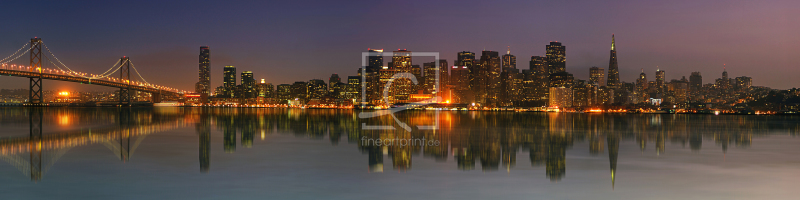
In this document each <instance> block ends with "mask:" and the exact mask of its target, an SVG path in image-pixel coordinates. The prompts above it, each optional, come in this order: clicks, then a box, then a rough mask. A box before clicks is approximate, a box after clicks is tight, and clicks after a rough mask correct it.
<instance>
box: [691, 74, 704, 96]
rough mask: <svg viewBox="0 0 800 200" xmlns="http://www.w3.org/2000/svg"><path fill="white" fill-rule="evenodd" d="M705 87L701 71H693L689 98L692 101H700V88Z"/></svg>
mask: <svg viewBox="0 0 800 200" xmlns="http://www.w3.org/2000/svg"><path fill="white" fill-rule="evenodd" d="M702 88H703V76H701V75H700V72H692V75H690V76H689V99H690V100H691V101H698V100H700V99H701V96H702V95H701V92H700V90H701V89H702Z"/></svg>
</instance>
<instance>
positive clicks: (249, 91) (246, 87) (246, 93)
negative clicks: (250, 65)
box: [240, 71, 257, 98]
mask: <svg viewBox="0 0 800 200" xmlns="http://www.w3.org/2000/svg"><path fill="white" fill-rule="evenodd" d="M241 92H242V94H241V95H242V96H240V98H255V97H256V95H257V93H256V79H254V78H253V72H252V71H243V72H242V86H241Z"/></svg>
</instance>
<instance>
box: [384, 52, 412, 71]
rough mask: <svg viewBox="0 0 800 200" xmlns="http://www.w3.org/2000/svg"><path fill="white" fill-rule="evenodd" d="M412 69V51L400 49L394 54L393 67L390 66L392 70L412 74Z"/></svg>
mask: <svg viewBox="0 0 800 200" xmlns="http://www.w3.org/2000/svg"><path fill="white" fill-rule="evenodd" d="M411 67H412V66H411V51H408V50H407V49H398V50H397V51H394V52H393V53H392V65H391V66H389V68H390V69H396V70H400V71H404V72H410V71H411Z"/></svg>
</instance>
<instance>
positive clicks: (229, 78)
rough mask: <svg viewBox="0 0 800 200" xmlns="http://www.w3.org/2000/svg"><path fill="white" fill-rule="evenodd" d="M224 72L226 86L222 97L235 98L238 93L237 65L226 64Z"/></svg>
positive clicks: (223, 85)
mask: <svg viewBox="0 0 800 200" xmlns="http://www.w3.org/2000/svg"><path fill="white" fill-rule="evenodd" d="M222 72H223V77H222V87H223V88H224V91H223V93H222V97H223V98H233V97H234V96H233V95H234V94H235V93H236V67H234V66H232V65H228V66H225V68H223V69H222Z"/></svg>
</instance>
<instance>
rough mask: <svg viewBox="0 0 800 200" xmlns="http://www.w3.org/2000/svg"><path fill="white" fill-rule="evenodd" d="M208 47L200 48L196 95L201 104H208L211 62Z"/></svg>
mask: <svg viewBox="0 0 800 200" xmlns="http://www.w3.org/2000/svg"><path fill="white" fill-rule="evenodd" d="M209 56H210V53H209V50H208V46H201V47H200V62H199V63H200V70H199V72H200V73H199V79H200V80H199V81H198V86H199V87H198V88H196V89H197V91H195V92H197V93H200V99H201V102H202V103H208V96H209V94H210V93H211V92H210V90H211V60H210V58H209Z"/></svg>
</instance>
